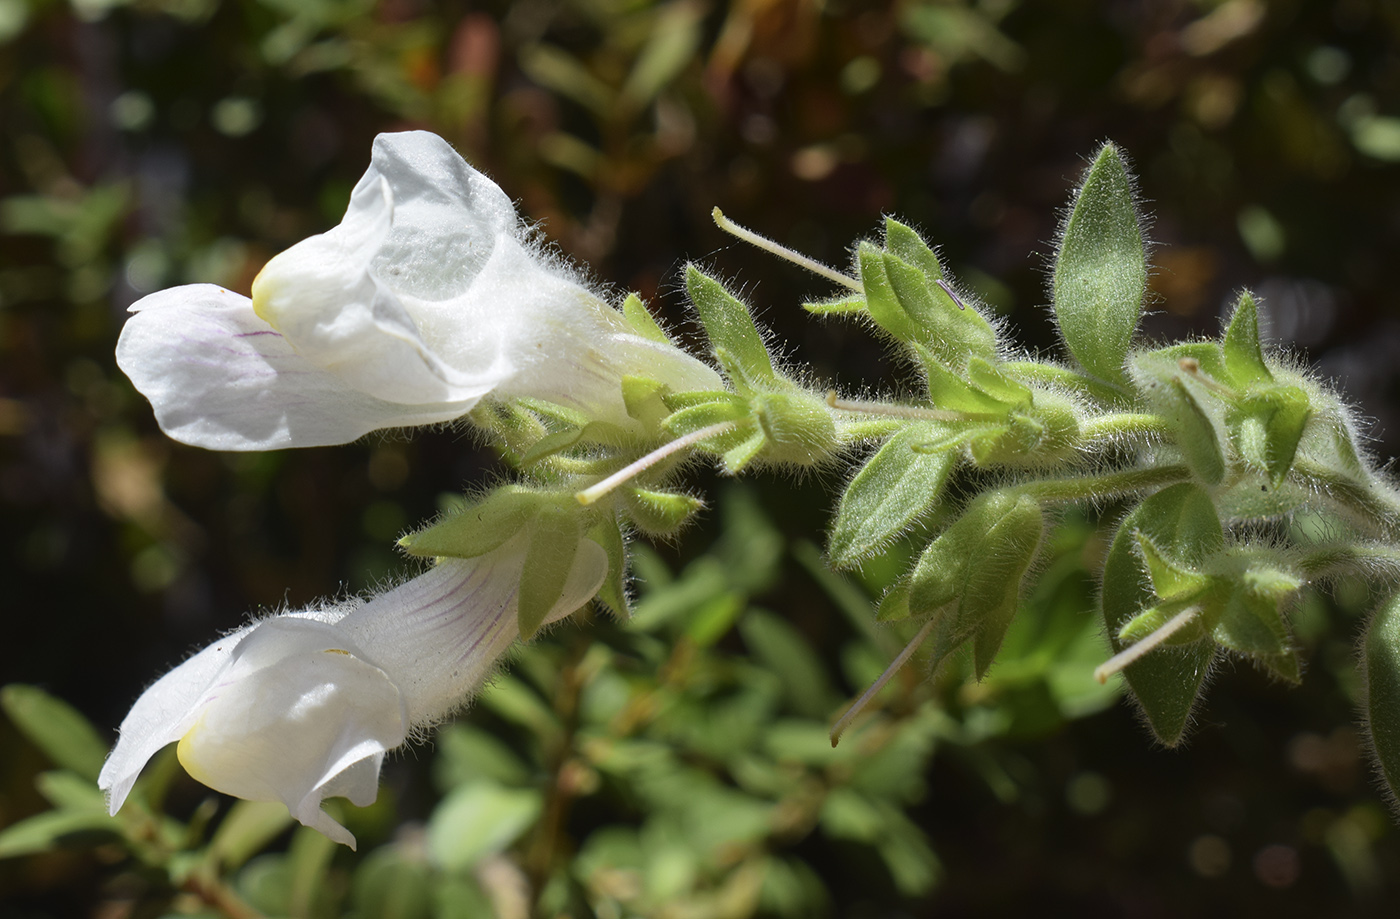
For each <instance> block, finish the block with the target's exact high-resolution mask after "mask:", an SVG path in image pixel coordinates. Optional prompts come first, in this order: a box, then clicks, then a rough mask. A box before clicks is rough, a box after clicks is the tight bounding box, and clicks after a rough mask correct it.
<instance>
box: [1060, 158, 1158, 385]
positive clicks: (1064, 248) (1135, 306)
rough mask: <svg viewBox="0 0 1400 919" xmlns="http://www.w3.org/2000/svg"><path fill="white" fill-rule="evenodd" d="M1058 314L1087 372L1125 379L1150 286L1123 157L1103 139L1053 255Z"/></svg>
mask: <svg viewBox="0 0 1400 919" xmlns="http://www.w3.org/2000/svg"><path fill="white" fill-rule="evenodd" d="M1053 288H1054V298H1055V319H1056V322H1057V323H1058V324H1059V327H1060V334H1061V335H1062V336H1063V337H1064V341H1065V345H1066V346H1067V347H1068V348H1069V352H1070V354H1072V355H1073V356H1074V359H1075V360H1077V361H1078V362H1079V363H1080V364H1081V365H1082V366H1083V367H1084V368H1085V369H1086V370H1088V371H1089V372H1090V373H1092V374H1094V375H1096V376H1098V377H1101V378H1102V379H1104V380H1107V381H1109V382H1111V383H1122V382H1125V380H1124V374H1123V362H1124V360H1125V359H1126V358H1127V355H1128V346H1129V345H1130V344H1131V342H1132V339H1133V333H1134V332H1135V331H1136V329H1137V324H1138V319H1139V318H1140V316H1141V314H1142V301H1143V295H1144V294H1145V293H1146V291H1147V250H1146V247H1145V245H1144V243H1143V238H1142V227H1141V225H1140V224H1139V222H1138V215H1137V210H1136V208H1135V207H1134V206H1133V183H1132V179H1131V178H1130V177H1129V175H1128V171H1127V168H1126V166H1125V165H1124V162H1123V156H1122V154H1121V153H1120V152H1119V150H1118V148H1117V147H1116V146H1114V145H1113V144H1104V145H1103V148H1102V149H1100V150H1099V153H1098V156H1096V157H1095V158H1094V162H1093V164H1092V165H1091V166H1090V167H1089V169H1088V171H1087V172H1086V173H1085V175H1084V181H1083V184H1082V185H1080V187H1079V191H1078V193H1077V194H1076V195H1075V200H1074V206H1073V208H1072V209H1071V211H1070V215H1069V219H1068V220H1067V221H1066V222H1065V227H1064V234H1063V236H1062V237H1061V239H1060V246H1059V252H1058V253H1057V254H1056V256H1055V273H1054V281H1053Z"/></svg>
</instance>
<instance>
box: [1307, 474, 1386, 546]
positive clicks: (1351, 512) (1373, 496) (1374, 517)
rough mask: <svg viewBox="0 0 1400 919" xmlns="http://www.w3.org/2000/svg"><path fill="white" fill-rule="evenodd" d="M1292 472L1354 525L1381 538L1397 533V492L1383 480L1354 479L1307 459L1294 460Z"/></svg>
mask: <svg viewBox="0 0 1400 919" xmlns="http://www.w3.org/2000/svg"><path fill="white" fill-rule="evenodd" d="M1293 472H1294V474H1295V475H1298V476H1300V477H1302V478H1303V480H1304V482H1305V484H1306V485H1308V486H1309V487H1310V489H1311V490H1312V491H1313V492H1314V493H1316V494H1317V496H1318V497H1319V498H1320V499H1322V500H1323V501H1325V502H1326V503H1328V504H1330V505H1331V506H1332V507H1333V508H1334V509H1336V510H1337V512H1338V513H1340V514H1341V515H1342V517H1343V518H1345V519H1346V520H1347V521H1348V522H1350V523H1351V524H1353V525H1354V526H1356V527H1357V528H1359V529H1361V530H1363V531H1365V532H1366V533H1368V534H1369V535H1371V536H1373V537H1377V538H1381V539H1387V540H1394V539H1396V538H1397V537H1400V495H1397V494H1396V493H1395V491H1394V489H1392V488H1390V487H1388V486H1387V485H1386V484H1385V483H1383V482H1380V481H1378V480H1376V479H1374V478H1372V479H1369V480H1361V479H1357V478H1355V477H1354V476H1351V475H1348V474H1347V473H1343V472H1339V471H1338V470H1336V469H1332V468H1330V467H1328V466H1324V465H1323V464H1321V463H1318V462H1316V461H1314V460H1309V459H1299V460H1298V461H1297V462H1296V463H1294V465H1293Z"/></svg>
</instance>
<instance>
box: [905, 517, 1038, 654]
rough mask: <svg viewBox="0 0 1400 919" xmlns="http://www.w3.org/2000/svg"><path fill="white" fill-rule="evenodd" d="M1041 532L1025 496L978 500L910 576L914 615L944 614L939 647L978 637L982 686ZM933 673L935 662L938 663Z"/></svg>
mask: <svg viewBox="0 0 1400 919" xmlns="http://www.w3.org/2000/svg"><path fill="white" fill-rule="evenodd" d="M1043 532H1044V520H1043V515H1042V513H1041V510H1040V505H1039V503H1037V502H1036V501H1035V500H1034V499H1032V498H1030V497H1029V496H1027V495H1017V494H1014V493H1011V492H1004V491H993V492H985V493H983V494H982V495H980V496H979V497H978V498H977V499H976V500H975V501H973V502H972V504H971V505H969V506H968V508H967V510H966V511H964V513H963V516H961V517H960V518H958V519H957V520H956V521H954V522H953V524H952V525H951V526H949V527H948V529H946V530H944V531H943V533H942V534H940V535H939V536H938V538H937V539H935V540H934V541H933V542H932V543H930V544H929V547H928V548H927V549H925V550H924V553H923V555H921V556H920V557H919V561H918V563H917V564H916V565H915V566H914V571H913V572H912V574H911V575H910V582H909V599H908V607H909V611H910V613H911V614H912V615H915V616H926V615H931V614H933V613H937V612H938V611H939V610H940V609H942V608H943V607H945V606H947V605H948V604H951V603H954V602H956V603H957V608H956V609H955V610H953V611H951V612H944V613H943V615H944V616H949V617H951V618H948V619H946V620H945V621H944V622H943V623H941V624H940V626H939V630H940V639H939V641H938V642H937V647H940V648H944V647H945V646H946V649H947V650H951V649H952V648H954V647H956V646H957V645H959V644H961V643H962V642H963V641H966V640H967V639H968V638H972V637H974V636H975V642H974V659H975V660H974V666H975V669H976V672H977V675H978V678H979V679H980V678H981V676H982V674H984V673H985V672H986V670H987V667H989V666H990V665H991V662H992V659H993V658H994V657H995V656H996V652H997V650H998V649H999V648H1000V647H1001V641H1002V638H1003V637H1004V635H1005V633H1006V629H1007V627H1008V626H1009V625H1010V624H1011V620H1012V618H1013V617H1014V616H1015V614H1016V608H1017V605H1018V603H1019V601H1020V593H1021V580H1022V578H1023V577H1024V576H1025V573H1026V571H1027V570H1028V569H1029V567H1030V564H1031V562H1032V561H1033V560H1034V558H1035V555H1036V552H1037V551H1038V550H1039V547H1040V539H1041V536H1042V534H1043ZM933 663H934V666H936V665H937V663H938V661H937V659H935V661H934V662H933Z"/></svg>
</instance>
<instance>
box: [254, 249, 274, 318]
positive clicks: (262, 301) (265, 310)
mask: <svg viewBox="0 0 1400 919" xmlns="http://www.w3.org/2000/svg"><path fill="white" fill-rule="evenodd" d="M270 264H272V263H271V262H268V265H270ZM272 286H273V284H272V281H271V279H269V278H268V276H267V265H264V266H263V269H262V271H259V272H258V276H257V277H256V278H253V312H254V313H257V315H258V318H259V319H261V320H262V321H263V322H266V323H267V324H268V325H270V326H272V327H273V328H274V329H275V328H277V323H276V322H273V321H272V310H271V309H269V301H270V300H271V299H272Z"/></svg>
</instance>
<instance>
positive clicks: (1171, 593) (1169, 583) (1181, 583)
mask: <svg viewBox="0 0 1400 919" xmlns="http://www.w3.org/2000/svg"><path fill="white" fill-rule="evenodd" d="M1137 541H1138V551H1140V552H1141V553H1142V559H1143V561H1144V562H1145V563H1146V565H1147V573H1148V576H1149V577H1150V578H1151V579H1152V592H1153V593H1154V594H1156V595H1157V596H1158V597H1159V598H1160V599H1162V600H1165V601H1167V602H1173V601H1184V600H1189V599H1191V598H1192V597H1195V596H1198V595H1199V594H1200V593H1202V592H1203V591H1204V590H1205V589H1206V588H1207V587H1209V586H1210V583H1211V581H1210V577H1209V576H1208V575H1205V574H1201V573H1200V572H1198V571H1193V570H1192V569H1190V568H1185V567H1182V566H1180V565H1177V564H1175V563H1174V562H1173V561H1172V560H1171V559H1169V558H1167V557H1166V556H1165V555H1163V554H1162V553H1161V552H1159V551H1157V547H1156V546H1155V545H1153V544H1152V540H1151V539H1149V538H1148V537H1147V535H1146V534H1144V533H1142V532H1140V531H1139V532H1138V533H1137ZM1119 637H1124V638H1125V637H1126V635H1125V634H1124V633H1122V632H1120V633H1119Z"/></svg>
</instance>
